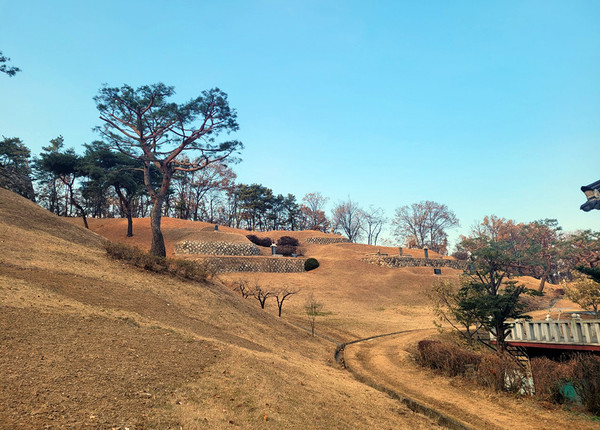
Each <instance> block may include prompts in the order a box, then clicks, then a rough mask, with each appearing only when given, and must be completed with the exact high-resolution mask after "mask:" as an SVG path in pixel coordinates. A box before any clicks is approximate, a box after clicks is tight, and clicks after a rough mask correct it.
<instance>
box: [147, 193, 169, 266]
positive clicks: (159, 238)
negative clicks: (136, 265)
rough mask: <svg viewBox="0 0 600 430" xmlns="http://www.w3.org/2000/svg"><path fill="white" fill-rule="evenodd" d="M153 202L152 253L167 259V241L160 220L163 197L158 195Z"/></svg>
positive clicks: (151, 214)
mask: <svg viewBox="0 0 600 430" xmlns="http://www.w3.org/2000/svg"><path fill="white" fill-rule="evenodd" d="M152 200H153V202H152V211H151V212H150V228H151V229H152V246H151V247H150V253H151V254H152V255H156V256H159V257H166V256H167V251H166V249H165V239H164V238H163V235H162V232H161V230H160V220H161V217H162V204H163V197H162V196H161V195H156V196H155V197H154V198H153V199H152Z"/></svg>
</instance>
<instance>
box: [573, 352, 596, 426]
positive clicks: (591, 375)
mask: <svg viewBox="0 0 600 430" xmlns="http://www.w3.org/2000/svg"><path fill="white" fill-rule="evenodd" d="M573 386H574V387H575V390H576V391H577V394H579V397H581V403H582V405H583V406H584V407H585V408H586V409H587V410H588V411H589V412H591V413H593V414H594V415H599V416H600V357H597V356H593V355H591V354H579V355H577V356H575V358H574V359H573Z"/></svg>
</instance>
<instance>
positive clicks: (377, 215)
mask: <svg viewBox="0 0 600 430" xmlns="http://www.w3.org/2000/svg"><path fill="white" fill-rule="evenodd" d="M362 215H363V221H364V222H363V225H362V229H363V231H364V232H365V233H366V234H367V243H368V244H369V245H377V239H378V238H379V234H380V233H381V229H382V228H383V225H384V224H385V222H386V219H385V216H384V212H383V209H382V208H376V207H374V206H372V205H371V206H369V209H367V210H364V211H363V213H362Z"/></svg>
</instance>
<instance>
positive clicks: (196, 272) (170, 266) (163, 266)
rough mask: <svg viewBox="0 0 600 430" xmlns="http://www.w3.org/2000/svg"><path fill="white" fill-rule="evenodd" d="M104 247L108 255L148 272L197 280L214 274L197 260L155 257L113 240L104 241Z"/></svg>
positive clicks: (204, 279) (203, 279)
mask: <svg viewBox="0 0 600 430" xmlns="http://www.w3.org/2000/svg"><path fill="white" fill-rule="evenodd" d="M105 249H106V252H107V254H108V255H109V256H110V257H112V258H114V259H116V260H121V261H124V262H126V263H128V264H131V265H132V266H135V267H139V268H140V269H144V270H148V271H150V272H156V273H162V274H170V275H175V276H178V277H180V278H183V279H189V280H192V281H198V282H202V281H206V280H207V279H208V278H209V277H211V276H214V272H213V271H212V270H211V269H210V267H209V266H208V265H207V264H203V263H200V262H197V261H191V260H179V259H171V258H163V257H157V256H155V255H152V254H149V253H147V252H144V251H142V250H140V249H138V248H135V247H131V246H127V245H123V244H121V243H114V242H106V244H105Z"/></svg>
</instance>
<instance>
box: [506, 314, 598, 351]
mask: <svg viewBox="0 0 600 430" xmlns="http://www.w3.org/2000/svg"><path fill="white" fill-rule="evenodd" d="M506 341H508V342H535V343H553V344H565V345H568V344H571V345H599V346H600V320H581V319H579V318H577V317H575V318H572V319H570V320H560V321H559V320H552V319H549V318H548V319H546V320H542V321H524V320H517V321H515V322H514V323H513V325H512V327H511V331H510V333H509V334H508V336H507V338H506Z"/></svg>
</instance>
